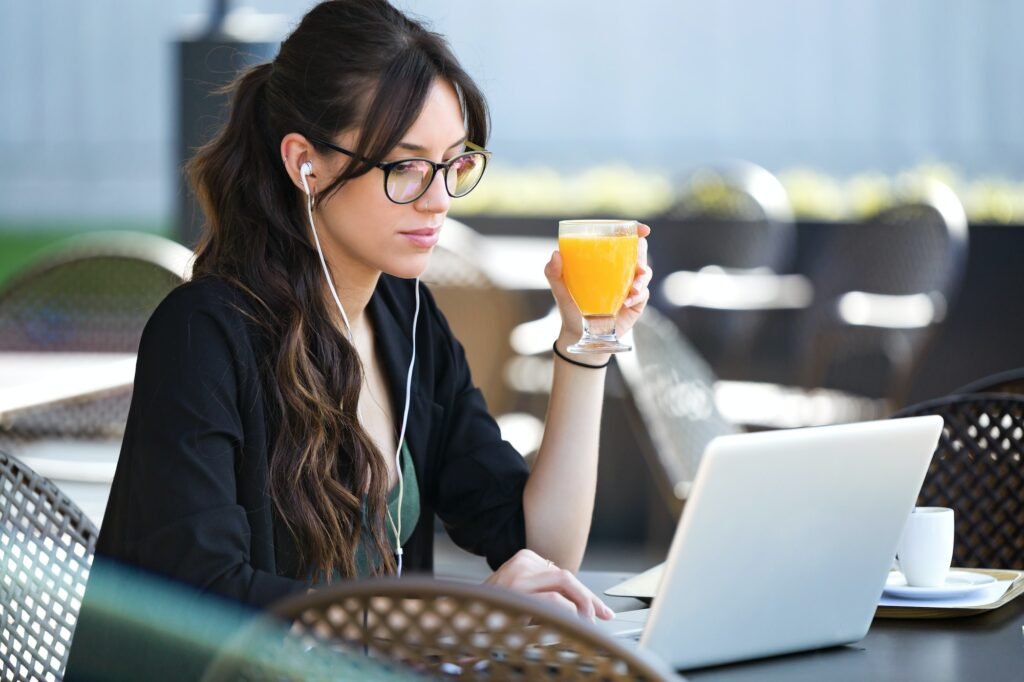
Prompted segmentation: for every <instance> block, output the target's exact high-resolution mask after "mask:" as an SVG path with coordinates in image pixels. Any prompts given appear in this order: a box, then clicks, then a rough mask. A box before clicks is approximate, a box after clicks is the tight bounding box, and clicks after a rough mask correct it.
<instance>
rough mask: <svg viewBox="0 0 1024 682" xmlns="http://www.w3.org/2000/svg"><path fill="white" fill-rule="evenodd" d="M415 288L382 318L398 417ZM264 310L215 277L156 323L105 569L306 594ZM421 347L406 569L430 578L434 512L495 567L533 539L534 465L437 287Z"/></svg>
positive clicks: (144, 354) (145, 346)
mask: <svg viewBox="0 0 1024 682" xmlns="http://www.w3.org/2000/svg"><path fill="white" fill-rule="evenodd" d="M413 286H414V285H413V281H412V280H402V279H398V278H394V277H390V276H388V275H382V276H381V279H380V281H379V283H378V286H377V289H376V291H375V292H374V295H373V296H372V298H371V300H370V303H369V306H368V313H369V314H370V316H371V319H372V321H373V323H374V325H375V331H376V343H377V351H378V357H379V358H380V360H381V362H382V367H383V370H384V375H385V377H386V380H387V382H388V386H389V388H390V393H391V396H392V400H393V401H394V405H395V406H396V409H395V410H394V411H395V413H396V417H397V418H399V419H400V418H401V414H400V413H401V407H402V406H403V405H404V397H405V377H406V372H407V370H408V365H409V360H410V357H411V353H412V344H411V342H410V329H411V326H412V318H413V310H414V306H415V303H414V298H413V297H414V288H413ZM251 310H252V306H251V305H250V302H249V301H248V299H247V297H246V296H244V295H243V294H242V293H241V292H239V291H238V290H236V289H235V288H234V287H232V286H230V285H228V284H226V283H224V282H223V281H221V280H219V279H217V278H215V277H209V276H208V277H203V278H200V279H197V280H195V281H193V282H190V283H187V284H184V285H182V286H180V287H178V288H177V289H175V290H174V291H173V292H172V293H171V294H170V295H169V296H168V297H167V298H166V299H165V300H164V301H163V302H162V303H161V304H160V306H159V307H158V308H157V310H156V311H155V312H154V313H153V316H152V318H151V319H150V321H149V323H148V324H147V325H146V329H145V331H144V333H143V336H142V341H141V344H140V348H139V358H138V366H137V368H136V376H135V389H134V394H133V396H132V405H131V410H130V412H129V416H128V424H127V430H126V432H125V437H124V442H123V444H122V448H121V455H120V458H119V460H118V464H117V472H116V474H115V476H114V483H113V487H112V489H111V493H110V499H109V501H108V503H107V509H106V513H105V516H104V522H103V527H102V530H101V531H100V537H99V541H98V544H97V554H96V565H99V566H100V567H102V566H103V565H106V564H111V565H114V564H116V565H119V566H125V565H127V566H129V567H132V568H133V569H142V571H144V572H145V573H152V574H157V575H159V576H162V577H167V578H171V579H173V580H174V581H175V582H177V583H179V584H184V585H186V586H188V587H189V588H190V589H191V590H192V591H193V592H197V593H213V594H217V595H220V596H223V597H226V598H228V599H230V600H232V601H234V602H241V603H243V604H247V605H251V606H254V607H257V608H260V607H264V606H266V605H268V604H270V603H271V602H273V601H274V600H276V599H278V598H281V597H284V596H287V595H289V594H292V593H296V592H301V591H303V590H305V589H306V588H307V586H308V581H307V580H305V579H304V578H303V576H300V575H298V572H297V566H296V552H295V548H294V544H293V542H292V539H291V537H290V535H289V534H288V533H287V532H286V531H285V530H284V528H283V523H282V522H281V521H280V519H279V518H277V515H276V513H275V512H274V510H273V507H272V504H271V502H270V499H269V496H268V493H267V484H268V480H267V469H268V466H267V455H268V452H269V446H270V444H271V443H273V442H274V438H275V435H276V430H275V429H276V427H277V424H278V420H277V418H276V417H275V411H274V408H273V406H272V405H271V404H270V400H269V398H268V395H267V392H266V391H265V390H264V389H263V386H262V379H261V374H260V371H259V363H265V362H267V361H268V354H267V353H266V351H265V343H264V340H263V337H262V334H261V333H260V331H259V330H258V328H257V326H256V324H255V323H254V322H253V321H252V320H251V319H248V318H247V316H246V314H244V313H243V311H251ZM416 335H417V336H416V339H417V341H416V367H415V371H414V375H413V383H412V401H411V405H410V411H409V422H408V427H407V431H406V437H407V440H408V442H409V446H410V449H411V451H412V455H413V460H414V463H415V466H416V473H417V476H418V479H419V492H420V504H421V511H420V518H419V522H418V523H417V525H416V528H415V530H414V531H413V534H412V536H411V537H410V539H409V540H408V542H407V543H406V544H405V546H404V547H405V553H404V556H403V559H404V564H405V568H404V570H405V571H408V572H429V571H431V569H432V564H433V556H432V555H433V534H434V516H435V514H436V515H437V516H438V517H439V518H440V519H441V520H442V521H443V523H444V525H445V527H446V529H447V530H448V533H449V534H450V535H451V537H452V539H453V540H454V541H455V542H456V543H457V544H459V545H460V546H461V547H463V548H465V549H467V550H469V551H471V552H474V553H476V554H482V555H484V556H486V557H487V560H488V562H489V564H490V565H491V566H492V567H495V568H496V567H497V566H499V565H500V564H501V563H503V562H504V561H505V560H506V559H508V558H509V557H510V556H512V554H514V553H515V552H516V551H517V550H519V549H521V548H523V547H524V546H525V543H526V538H525V535H526V533H525V524H524V519H523V488H524V486H525V483H526V478H527V475H528V470H527V467H526V465H525V464H524V462H523V459H522V457H521V456H520V455H519V453H518V452H516V451H515V450H514V449H513V448H512V446H511V445H509V444H508V443H507V442H505V441H503V440H502V439H501V436H500V433H499V431H498V428H497V425H496V424H495V422H494V420H493V419H492V418H491V416H490V415H489V414H488V412H487V408H486V405H485V404H484V399H483V396H482V394H481V393H480V391H479V389H477V388H475V387H474V386H473V384H472V381H471V378H470V372H469V366H468V365H467V363H466V358H465V354H464V352H463V349H462V347H461V345H460V344H459V343H458V341H457V340H456V339H455V338H454V336H453V335H452V333H451V330H450V329H449V327H448V324H447V322H446V321H445V319H444V316H443V315H442V313H441V311H440V310H439V309H438V307H437V304H436V303H435V302H434V299H433V297H432V296H431V295H430V294H429V292H428V290H427V288H426V287H425V286H423V287H421V309H420V316H419V322H418V324H417V329H416ZM95 570H96V569H95V566H94V572H95ZM115 593H116V591H115ZM89 608H90V599H89V590H87V591H86V598H85V600H84V604H83V607H82V617H81V619H80V622H79V631H78V632H76V639H75V642H76V643H78V640H79V639H80V637H81V638H85V639H89V640H90V641H91V644H90V646H91V647H96V646H98V643H97V642H96V641H95V636H96V635H99V634H100V633H99V632H94V633H91V634H89V635H82V633H81V629H82V628H85V627H91V626H90V625H89V621H90V617H89V613H88V611H89ZM75 649H76V647H74V646H73V647H72V656H71V658H72V663H73V662H74V658H75V656H74V654H75ZM70 667H71V666H69V672H70Z"/></svg>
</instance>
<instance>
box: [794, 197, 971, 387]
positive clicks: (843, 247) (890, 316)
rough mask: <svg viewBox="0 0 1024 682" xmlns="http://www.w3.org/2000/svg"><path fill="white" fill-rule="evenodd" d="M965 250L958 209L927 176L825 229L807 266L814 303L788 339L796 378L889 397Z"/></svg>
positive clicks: (940, 308)
mask: <svg viewBox="0 0 1024 682" xmlns="http://www.w3.org/2000/svg"><path fill="white" fill-rule="evenodd" d="M966 253H967V219H966V216H965V214H964V210H963V207H962V206H961V204H960V201H959V200H958V199H957V197H956V195H955V194H954V193H953V191H952V190H950V189H949V188H948V187H946V186H945V185H943V184H941V183H938V182H935V181H929V182H926V183H923V184H922V189H921V190H920V192H919V196H918V197H915V198H913V199H911V200H905V201H904V202H903V203H900V204H897V205H895V206H893V207H891V208H889V209H886V210H884V211H882V212H880V213H878V214H877V215H876V216H875V217H874V218H873V219H871V220H869V221H868V222H867V223H865V224H863V225H858V226H849V227H847V228H846V229H837V230H835V231H834V233H833V238H832V239H831V240H830V241H828V242H827V243H826V244H825V245H824V247H823V249H822V250H821V252H820V253H819V254H818V257H817V259H816V262H815V264H814V265H813V266H812V270H813V274H812V277H811V279H812V281H813V282H814V289H815V296H814V303H813V305H812V306H811V307H810V308H809V309H808V311H807V313H806V314H805V315H804V316H803V319H802V321H801V322H800V323H799V331H798V340H797V341H796V342H795V343H794V344H793V347H794V348H796V349H797V351H798V357H797V358H796V363H797V366H799V367H800V370H799V374H800V377H801V379H800V380H801V383H802V384H803V385H804V386H805V387H808V388H810V387H819V386H822V387H829V388H838V389H842V390H845V391H849V392H852V393H856V394H861V395H866V396H869V397H874V398H888V399H889V400H890V401H891V402H892V403H893V404H895V405H899V404H900V403H901V402H902V401H903V396H904V395H905V393H906V389H907V386H908V384H909V381H910V378H911V376H912V374H913V371H914V369H915V367H916V366H917V364H918V362H919V361H920V359H921V357H922V356H923V354H924V351H925V349H926V346H927V344H928V342H929V341H930V339H931V338H932V337H933V335H934V333H935V331H936V329H937V326H938V324H939V323H940V322H941V321H942V320H943V318H944V317H945V314H946V311H947V309H948V307H949V305H950V304H951V303H952V301H953V299H954V297H955V295H956V293H957V291H958V289H959V286H960V281H961V277H962V273H963V268H964V264H965V260H966Z"/></svg>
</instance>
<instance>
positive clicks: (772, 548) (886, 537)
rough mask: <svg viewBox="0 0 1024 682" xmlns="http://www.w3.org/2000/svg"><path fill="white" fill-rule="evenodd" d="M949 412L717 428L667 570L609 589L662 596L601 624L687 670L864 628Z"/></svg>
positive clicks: (858, 635)
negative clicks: (791, 426)
mask: <svg viewBox="0 0 1024 682" xmlns="http://www.w3.org/2000/svg"><path fill="white" fill-rule="evenodd" d="M942 424H943V422H942V418H941V417H938V416H929V417H912V418H907V419H890V420H886V421H877V422H862V423H857V424H843V425H838V426H826V427H819V428H810V429H795V430H789V431H771V432H762V433H752V434H740V435H731V436H722V437H719V438H716V439H715V440H713V441H712V442H711V443H709V444H708V446H707V449H706V450H705V453H704V457H703V458H702V460H701V463H700V466H699V468H698V471H697V476H696V480H695V481H694V485H693V488H692V492H691V494H690V497H689V499H688V500H687V502H686V508H685V510H684V511H683V514H682V517H681V518H680V521H679V525H678V527H677V529H676V533H675V537H674V539H673V541H672V547H671V549H670V550H669V554H668V559H667V561H666V562H665V563H664V564H662V570H661V571H659V570H658V567H656V568H655V569H653V570H652V571H649V572H647V573H646V574H641V576H638V577H637V578H636V579H634V580H631V581H627V582H626V583H623V584H621V585H620V586H617V587H616V588H612V589H610V590H607V591H606V593H607V594H610V595H618V596H640V597H643V596H653V597H654V602H653V605H652V608H650V609H644V610H641V611H634V612H627V613H624V614H619V616H618V617H617V618H616V619H615V620H614V621H611V622H610V623H602V624H601V627H602V629H605V630H610V631H611V632H612V634H614V635H616V636H622V637H626V638H632V639H636V641H637V643H638V644H637V645H638V646H639V647H641V648H645V649H648V650H650V651H651V652H653V653H655V654H657V655H658V656H660V657H661V658H662V659H664V660H665V661H666V662H667V663H669V664H670V665H672V666H674V667H675V668H679V669H687V668H697V667H703V666H710V665H717V664H721V663H729V662H733V661H740V660H745V659H751V658H759V657H762V656H771V655H776V654H784V653H790V652H794V651H803V650H807V649H816V648H821V647H826V646H832V645H837V644H846V643H849V642H855V641H857V640H859V639H862V638H863V637H864V635H865V634H867V631H868V627H869V626H870V625H871V619H872V617H873V615H874V612H875V607H876V606H877V605H878V600H879V597H880V596H881V594H882V588H883V586H884V585H885V579H886V577H887V575H888V573H889V569H890V567H891V565H892V562H893V555H894V553H895V550H896V545H897V543H898V542H899V537H900V533H901V532H902V530H903V524H904V522H905V520H906V519H907V517H908V515H909V514H910V512H911V510H912V509H913V507H914V503H915V501H916V499H917V495H918V492H919V490H920V488H921V484H922V482H923V481H924V476H925V473H926V472H927V470H928V464H929V462H930V461H931V457H932V453H933V452H934V451H935V447H936V445H937V442H938V438H939V435H940V433H941V432H942Z"/></svg>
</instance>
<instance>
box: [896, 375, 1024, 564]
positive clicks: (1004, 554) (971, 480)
mask: <svg viewBox="0 0 1024 682" xmlns="http://www.w3.org/2000/svg"><path fill="white" fill-rule="evenodd" d="M927 414H937V415H940V416H942V418H943V419H944V420H945V422H946V424H945V427H944V429H943V432H942V437H941V439H940V440H939V446H938V448H937V449H936V451H935V455H934V456H933V457H932V463H931V466H930V467H929V469H928V474H927V476H926V477H925V481H924V485H923V486H922V489H921V494H920V497H919V498H918V504H919V505H922V506H937V507H952V508H953V510H954V512H955V515H956V541H955V542H956V544H955V545H954V549H953V563H954V564H955V565H957V566H966V567H983V568H1012V569H1024V461H1022V453H1024V397H1020V396H1013V395H1007V394H993V393H988V394H986V393H980V394H974V395H951V396H947V397H944V398H939V399H937V400H931V401H928V402H924V403H920V404H917V405H912V406H910V407H907V408H905V409H903V410H900V411H899V412H898V413H896V414H895V415H893V416H895V417H910V416H918V415H927Z"/></svg>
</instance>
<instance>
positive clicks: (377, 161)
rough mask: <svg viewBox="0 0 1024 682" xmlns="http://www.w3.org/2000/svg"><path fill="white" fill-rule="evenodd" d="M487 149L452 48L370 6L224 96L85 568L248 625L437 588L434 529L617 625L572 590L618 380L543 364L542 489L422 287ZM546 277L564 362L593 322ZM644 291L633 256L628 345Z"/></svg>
mask: <svg viewBox="0 0 1024 682" xmlns="http://www.w3.org/2000/svg"><path fill="white" fill-rule="evenodd" d="M487 136H488V115H487V109H486V105H485V102H484V99H483V97H482V96H481V93H480V92H479V90H478V89H477V87H476V85H474V83H473V82H472V80H471V79H470V78H469V76H467V74H466V73H465V72H464V71H463V69H462V68H461V67H460V66H459V64H458V62H457V61H456V59H455V57H454V56H453V55H452V53H451V51H450V50H449V48H448V46H447V44H446V43H445V41H444V40H443V39H442V38H441V37H440V36H438V35H436V34H434V33H431V32H428V31H427V30H426V29H424V28H423V26H421V25H420V24H418V23H416V22H414V21H412V20H410V19H409V18H407V17H405V16H404V15H403V14H401V13H400V12H398V11H397V10H396V9H394V8H393V7H391V6H390V5H389V4H388V3H387V2H385V1H384V0H333V1H328V2H323V3H321V4H319V5H317V6H316V7H314V8H313V9H312V10H311V11H310V12H309V13H308V14H307V15H306V16H305V17H304V18H303V20H302V22H301V23H300V24H299V26H298V27H297V28H296V29H295V31H294V32H293V33H292V34H291V35H290V36H289V37H288V39H287V40H285V42H284V43H283V44H282V45H281V49H280V53H279V54H278V56H277V57H276V59H275V60H274V61H273V62H272V63H269V64H263V65H260V66H256V67H254V68H252V69H250V70H249V71H247V72H246V73H244V74H243V75H242V76H241V77H240V78H239V79H238V80H237V81H236V83H235V84H234V86H233V99H232V104H231V113H230V117H229V120H228V122H227V124H226V126H225V127H224V129H223V130H222V131H221V133H220V134H219V135H218V136H217V137H216V138H215V139H214V140H213V141H212V142H211V143H209V144H208V145H206V146H205V147H203V148H202V149H201V150H199V152H198V154H197V155H196V157H195V158H194V160H193V161H192V163H191V165H190V169H189V170H190V173H191V177H192V180H193V184H194V186H195V190H196V192H197V195H198V197H199V198H200V200H201V202H202V205H203V209H204V211H205V214H206V218H207V231H206V234H205V237H204V239H203V240H202V243H201V244H200V245H199V247H198V250H197V258H196V262H195V268H194V277H193V279H192V281H191V282H189V283H187V284H185V285H183V286H181V287H179V288H178V289H176V290H175V291H174V292H173V293H171V295H169V296H168V297H167V299H166V300H165V301H164V302H163V303H162V304H161V305H160V306H159V308H158V309H157V310H156V312H155V313H154V314H153V317H152V319H151V320H150V322H149V324H148V326H147V328H146V331H145V333H144V335H143V339H142V343H141V347H140V349H139V358H138V369H137V377H136V382H135V391H134V396H133V403H132V408H131V413H130V416H129V420H128V427H127V432H126V434H125V439H124V444H123V449H122V452H121V456H120V460H119V462H118V468H117V474H116V476H115V480H114V485H113V489H112V491H111V496H110V501H109V504H108V507H107V511H106V515H105V520H104V524H103V529H102V531H101V533H100V539H99V544H98V548H97V561H115V562H117V563H119V564H121V565H128V566H131V567H137V568H140V569H144V570H145V571H147V572H152V573H156V574H159V575H161V576H166V577H170V578H172V579H174V580H176V581H178V582H180V583H185V584H187V585H190V586H193V587H194V588H196V589H197V590H198V591H200V592H209V593H213V594H218V595H222V596H225V597H228V598H230V599H232V600H236V601H239V602H242V603H245V604H250V605H253V606H256V607H262V606H265V605H267V604H269V603H271V602H272V601H274V600H275V599H279V598H281V597H284V596H287V595H288V594H291V593H295V592H300V591H304V590H307V589H311V588H315V587H316V586H317V585H321V584H325V583H329V582H332V581H335V580H344V579H352V578H358V577H361V576H369V575H379V574H385V575H392V574H396V573H399V572H400V571H406V572H411V571H416V572H423V571H430V570H431V562H432V551H433V547H432V539H433V533H434V516H435V515H437V516H438V517H440V519H441V520H442V521H443V523H444V525H445V527H446V528H447V530H448V532H449V534H450V535H451V537H452V538H453V539H454V540H455V541H456V542H457V543H458V544H459V545H460V546H462V547H464V548H465V549H467V550H469V551H471V552H475V553H477V554H482V555H484V556H486V558H487V560H488V562H489V563H490V565H491V566H492V568H494V569H495V572H494V574H493V575H492V576H491V578H490V579H489V581H488V582H491V583H493V584H496V585H502V586H505V587H508V588H511V589H514V590H519V591H521V592H526V593H533V594H537V595H540V596H542V597H544V598H546V599H549V600H552V601H555V602H557V603H560V604H563V605H565V606H567V607H569V608H572V609H573V610H575V611H576V612H578V613H580V614H581V615H582V616H585V617H591V618H592V617H595V616H596V617H601V618H607V617H610V616H611V613H610V611H609V610H608V609H607V607H606V606H605V605H604V604H602V603H601V601H600V600H599V599H598V598H597V597H596V596H594V595H593V594H592V593H590V592H589V591H588V590H587V589H586V588H585V587H583V586H582V585H581V584H580V583H579V582H578V581H577V580H576V578H575V577H574V576H573V572H574V571H575V570H576V569H578V567H579V565H580V561H581V559H582V556H583V551H584V546H585V543H586V538H587V534H588V531H589V527H590V520H591V513H592V509H593V505H594V492H595V482H596V475H597V451H598V427H599V421H600V416H601V402H602V396H603V392H604V391H603V388H604V380H605V370H604V369H603V365H604V364H606V362H607V360H608V357H607V356H574V357H573V362H568V361H565V360H564V359H556V361H555V372H554V379H553V383H552V387H551V399H550V406H549V410H548V416H547V423H546V427H545V432H544V438H543V442H542V444H541V446H540V450H539V452H538V455H537V459H536V464H535V466H534V469H533V471H532V473H531V472H530V471H528V469H527V468H526V466H525V465H524V463H523V459H522V457H521V456H520V455H519V453H517V452H516V451H515V450H513V448H512V447H511V446H510V445H509V444H508V443H507V442H505V441H503V440H502V439H501V437H500V435H499V432H498V428H497V426H496V424H495V422H494V421H493V419H492V418H491V417H490V416H489V415H488V413H487V410H486V406H485V404H484V401H483V398H482V396H481V393H480V391H479V390H478V389H476V388H475V387H474V386H473V384H472V381H471V378H470V373H469V368H468V366H467V364H466V359H465V356H464V354H463V350H462V348H461V346H460V345H459V343H458V341H457V340H456V339H455V338H454V337H453V336H452V333H451V331H450V330H449V328H448V325H447V324H446V322H445V319H444V316H443V315H442V314H441V312H440V311H439V310H438V308H437V306H436V304H435V303H434V300H433V299H432V298H431V296H430V293H429V291H428V290H427V289H426V287H424V286H423V285H421V284H420V283H419V280H418V277H419V276H420V275H421V274H422V273H423V271H424V270H425V269H426V267H427V263H428V261H429V258H430V254H431V250H432V247H433V246H434V244H435V243H436V242H437V237H438V232H439V230H440V229H442V223H443V221H444V218H445V215H446V213H447V212H448V209H449V207H450V205H451V202H452V200H453V197H457V196H461V195H464V194H465V193H467V192H469V191H470V190H472V189H473V187H474V186H475V185H476V183H477V182H478V181H479V180H480V177H481V175H482V174H483V171H484V168H485V166H486V163H487V159H488V155H489V154H488V153H487V152H484V151H482V148H483V145H484V144H485V143H486V142H487ZM647 233H648V230H647V228H646V227H642V228H641V236H644V235H646V234H647ZM545 274H546V275H547V277H548V279H549V281H550V284H551V289H552V292H553V294H554V297H555V300H556V301H557V304H558V308H559V311H560V313H561V316H562V328H561V333H560V334H559V336H558V339H557V341H556V348H557V350H558V351H559V355H560V356H564V355H565V353H566V347H567V346H568V345H569V344H570V343H572V342H574V341H575V340H577V339H578V338H579V337H580V333H581V326H582V321H581V318H580V314H579V312H578V311H577V309H576V307H575V305H574V304H573V302H572V300H571V298H570V297H569V295H568V293H567V291H566V289H565V286H564V284H563V283H562V280H561V262H560V260H559V256H558V254H557V253H555V254H553V256H552V258H551V260H550V262H549V263H548V264H547V267H546V269H545ZM650 274H651V273H650V270H649V268H647V267H646V244H645V242H644V241H643V240H641V259H640V264H639V266H638V267H637V274H636V278H635V282H634V285H633V289H632V290H631V292H630V295H629V298H628V299H627V301H626V304H625V305H624V307H623V308H622V310H621V312H620V313H619V314H618V323H617V325H618V329H619V330H621V331H623V332H624V331H626V330H628V329H629V328H630V327H631V326H632V324H633V323H634V322H635V320H636V319H637V317H638V316H639V315H640V313H641V311H642V310H643V309H644V306H645V304H646V301H647V297H648V292H647V283H648V281H649V280H650ZM88 601H89V600H88V598H87V599H86V602H87V604H86V606H88ZM85 620H87V619H83V622H82V625H83V626H84V625H85V622H84V621H85ZM76 643H77V641H76Z"/></svg>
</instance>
